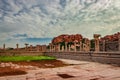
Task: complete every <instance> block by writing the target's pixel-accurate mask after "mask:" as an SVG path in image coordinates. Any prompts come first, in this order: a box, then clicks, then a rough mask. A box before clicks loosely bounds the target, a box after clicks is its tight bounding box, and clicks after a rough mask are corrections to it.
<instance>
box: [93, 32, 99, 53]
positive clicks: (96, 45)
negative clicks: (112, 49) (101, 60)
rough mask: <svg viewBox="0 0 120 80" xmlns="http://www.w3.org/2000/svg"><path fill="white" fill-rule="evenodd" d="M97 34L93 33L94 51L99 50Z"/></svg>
mask: <svg viewBox="0 0 120 80" xmlns="http://www.w3.org/2000/svg"><path fill="white" fill-rule="evenodd" d="M99 37H100V35H99V34H94V40H95V51H96V52H99V51H100V48H99Z"/></svg>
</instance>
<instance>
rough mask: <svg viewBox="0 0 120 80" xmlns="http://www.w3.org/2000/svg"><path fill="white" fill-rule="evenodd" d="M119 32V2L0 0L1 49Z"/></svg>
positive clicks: (99, 0) (109, 0) (98, 0)
mask: <svg viewBox="0 0 120 80" xmlns="http://www.w3.org/2000/svg"><path fill="white" fill-rule="evenodd" d="M119 31H120V0H72V1H71V0H53V1H50V0H10V1H9V0H0V34H1V35H0V48H2V47H3V44H4V43H5V44H6V46H7V47H13V48H14V47H16V44H17V43H18V44H20V47H24V43H29V44H30V45H37V44H40V45H42V44H49V43H50V42H51V40H52V39H53V38H54V37H56V36H58V35H61V34H81V35H82V36H83V37H86V38H89V39H92V38H93V34H101V35H102V37H103V36H105V35H112V34H115V33H117V32H119Z"/></svg>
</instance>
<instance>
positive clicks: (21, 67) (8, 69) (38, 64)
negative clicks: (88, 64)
mask: <svg viewBox="0 0 120 80" xmlns="http://www.w3.org/2000/svg"><path fill="white" fill-rule="evenodd" d="M4 63H7V65H9V64H12V65H17V68H15V67H14V66H10V65H9V66H4V67H1V66H0V76H10V75H22V74H27V72H26V71H27V70H29V69H35V68H55V67H62V66H67V64H65V63H63V62H62V61H59V60H43V61H20V62H0V64H4Z"/></svg>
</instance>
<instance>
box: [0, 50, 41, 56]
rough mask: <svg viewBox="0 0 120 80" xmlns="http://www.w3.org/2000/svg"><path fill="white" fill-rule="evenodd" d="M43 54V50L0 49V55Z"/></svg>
mask: <svg viewBox="0 0 120 80" xmlns="http://www.w3.org/2000/svg"><path fill="white" fill-rule="evenodd" d="M36 55H43V52H37V51H0V56H36Z"/></svg>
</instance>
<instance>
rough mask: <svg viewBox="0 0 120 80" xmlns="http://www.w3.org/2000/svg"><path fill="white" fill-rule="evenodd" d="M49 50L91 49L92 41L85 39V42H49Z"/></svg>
mask: <svg viewBox="0 0 120 80" xmlns="http://www.w3.org/2000/svg"><path fill="white" fill-rule="evenodd" d="M49 51H58V52H59V51H66V52H67V51H68V52H69V51H75V52H76V51H90V41H89V40H88V39H85V43H82V41H80V42H74V43H73V44H69V43H67V42H65V44H64V45H61V44H52V43H50V44H49Z"/></svg>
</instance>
